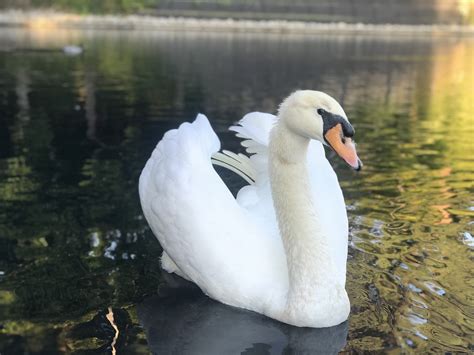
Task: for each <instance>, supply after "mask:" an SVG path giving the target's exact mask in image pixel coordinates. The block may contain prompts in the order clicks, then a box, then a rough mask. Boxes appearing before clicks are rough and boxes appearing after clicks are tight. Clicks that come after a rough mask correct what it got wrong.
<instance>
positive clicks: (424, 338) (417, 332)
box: [415, 330, 428, 340]
mask: <svg viewBox="0 0 474 355" xmlns="http://www.w3.org/2000/svg"><path fill="white" fill-rule="evenodd" d="M415 334H416V336H417V337H419V338H421V339H423V340H428V337H427V336H426V335H424V334H422V333H420V332H419V331H418V330H417V331H416V332H415Z"/></svg>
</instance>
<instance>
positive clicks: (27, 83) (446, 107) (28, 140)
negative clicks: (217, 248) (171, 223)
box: [0, 29, 474, 354]
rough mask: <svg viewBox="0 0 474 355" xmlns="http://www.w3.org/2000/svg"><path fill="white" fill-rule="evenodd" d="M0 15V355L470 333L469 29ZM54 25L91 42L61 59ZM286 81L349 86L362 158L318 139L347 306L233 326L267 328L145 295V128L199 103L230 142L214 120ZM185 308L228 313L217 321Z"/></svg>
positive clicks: (164, 125)
mask: <svg viewBox="0 0 474 355" xmlns="http://www.w3.org/2000/svg"><path fill="white" fill-rule="evenodd" d="M0 31H1V32H0V353H2V354H22V353H29V354H54V353H63V352H69V353H101V352H103V351H106V352H109V353H110V352H112V351H113V350H114V349H116V350H117V353H119V354H121V353H126V354H129V353H147V352H149V351H150V350H149V345H148V344H150V346H153V347H154V349H165V348H166V346H168V345H167V344H170V343H172V342H173V340H175V342H176V343H180V342H178V341H177V340H176V339H184V340H183V341H182V342H181V343H180V344H182V343H183V342H185V341H188V342H190V343H193V341H194V340H196V339H201V342H203V341H204V340H205V341H207V342H212V339H213V338H214V337H218V338H219V339H220V340H221V341H222V342H223V343H230V342H231V340H230V339H229V341H227V340H226V338H225V337H226V336H230V335H232V334H234V335H235V334H240V336H241V338H240V341H241V342H242V346H241V348H238V349H241V350H239V351H242V352H244V351H246V353H248V354H271V353H277V354H279V353H281V352H282V351H286V353H292V352H297V351H298V349H300V348H299V347H301V346H303V345H304V346H308V344H310V345H311V344H313V345H311V346H314V349H318V348H321V349H323V348H324V346H323V345H321V344H320V343H318V341H319V340H318V339H323V340H324V339H328V337H329V338H330V337H332V336H334V337H336V336H337V337H338V341H334V342H333V344H338V348H337V349H336V350H334V349H332V350H333V351H337V350H338V349H341V348H342V351H346V353H361V352H363V351H377V350H379V351H380V350H382V349H386V350H392V351H393V353H398V352H399V351H400V348H402V349H405V350H403V351H406V352H415V353H427V352H430V351H431V352H433V353H444V352H456V351H457V352H469V351H473V349H474V340H473V333H474V311H473V310H474V296H473V294H474V285H473V277H472V265H473V254H472V251H473V248H474V239H473V236H472V234H473V233H474V232H473V229H474V222H473V217H474V195H473V192H474V186H473V185H474V184H473V178H474V145H473V139H472V137H473V135H474V119H473V111H474V110H473V103H474V94H473V82H474V65H473V58H474V41H472V40H468V39H465V40H460V39H442V40H440V39H438V40H417V41H413V40H409V39H407V38H405V39H398V40H397V39H380V38H379V39H376V38H360V37H358V38H344V37H320V38H310V37H278V36H267V37H265V36H243V35H239V36H237V35H209V34H208V35H204V34H203V35H189V34H188V35H186V34H150V33H140V32H135V33H126V32H61V31H59V30H57V31H47V32H42V31H31V32H28V31H26V32H25V31H22V30H6V29H1V30H0ZM68 43H83V45H84V47H85V48H86V50H85V52H84V53H83V54H82V55H80V56H76V57H68V56H66V55H64V54H63V53H62V51H61V50H60V48H61V47H62V46H63V45H65V44H68ZM297 88H312V89H319V90H323V91H326V92H328V93H330V94H331V95H333V96H334V97H335V98H336V99H338V100H339V101H340V102H341V103H342V104H343V106H344V107H345V110H346V113H347V114H348V116H349V118H350V119H351V121H352V123H353V124H354V126H355V127H356V131H357V133H356V140H357V142H358V144H359V146H358V150H359V156H360V157H361V159H362V160H363V161H364V163H365V170H364V171H362V172H361V173H360V174H357V173H354V172H352V171H350V169H349V168H347V167H346V166H345V165H344V164H343V163H342V162H341V161H340V160H339V159H338V158H336V157H334V156H333V155H332V154H329V155H330V158H331V161H332V162H333V165H334V166H335V168H336V171H337V173H338V175H339V177H340V181H341V185H342V187H343V190H344V194H345V197H346V203H347V205H348V214H349V220H350V226H351V228H350V250H349V262H348V280H347V289H348V292H349V297H350V299H351V303H352V312H351V316H350V319H349V323H348V324H346V325H343V326H342V327H340V328H337V329H335V330H334V331H333V330H331V331H330V332H332V333H330V334H329V333H321V332H314V333H308V334H306V333H304V334H303V333H301V332H302V331H303V330H298V329H288V328H285V329H284V330H281V332H283V333H284V334H286V335H285V337H287V338H285V337H284V338H285V339H283V340H282V338H281V336H280V335H278V336H276V338H275V339H279V340H278V341H275V342H272V341H270V340H268V341H267V340H265V339H267V338H262V339H263V340H259V339H253V338H251V337H250V336H249V335H245V334H246V333H245V332H240V333H239V331H238V330H237V324H240V323H239V322H243V323H242V324H247V326H245V327H243V328H242V329H254V328H252V326H250V325H248V324H253V325H255V324H258V325H259V326H260V325H261V324H264V328H265V331H263V330H262V333H259V330H255V331H254V332H253V333H252V334H263V333H265V332H267V331H269V330H268V329H273V330H274V329H276V328H278V327H279V326H276V325H275V323H272V322H268V321H266V320H265V319H261V318H258V317H257V318H255V316H254V315H249V314H244V315H243V316H242V317H250V318H248V319H247V318H245V320H242V318H239V317H241V314H240V313H239V312H238V311H234V310H232V309H230V310H229V309H228V308H227V307H226V308H224V309H222V307H221V306H220V305H218V304H215V303H212V302H211V303H209V301H207V300H206V299H202V298H199V296H198V300H197V301H196V300H195V299H192V300H187V299H184V300H182V301H180V302H182V303H179V302H178V304H177V303H176V302H177V301H176V299H175V298H172V299H173V300H174V303H173V302H172V303H170V302H171V301H170V300H169V299H167V300H161V298H159V299H158V301H156V300H155V298H151V299H150V298H149V297H150V296H153V295H155V294H156V293H157V290H158V288H159V287H160V288H161V287H164V285H165V284H167V282H166V281H165V279H164V276H163V275H162V272H161V271H160V267H159V259H158V256H159V253H160V247H159V245H158V243H157V241H156V239H155V238H154V237H153V235H152V234H151V232H150V230H149V229H148V227H147V224H146V222H145V221H144V219H143V217H142V214H141V209H140V205H139V200H138V193H137V180H138V176H139V174H140V171H141V169H142V167H143V166H144V163H145V161H146V159H147V158H148V156H149V154H150V153H151V151H152V149H153V147H154V145H155V144H156V142H157V141H158V140H159V139H160V138H161V136H162V135H163V133H164V132H165V131H166V130H168V129H170V128H172V127H176V126H177V125H178V124H179V123H180V122H183V121H189V120H191V119H193V117H194V116H195V115H196V113H198V112H203V113H205V114H207V115H208V117H209V118H210V119H211V122H212V124H213V125H214V127H215V129H216V130H217V132H218V133H219V134H220V136H221V138H222V140H223V143H224V146H225V147H227V148H236V147H237V146H238V141H237V140H236V139H235V138H233V136H232V135H231V134H230V133H226V128H227V126H228V125H230V124H231V123H233V122H234V121H236V120H238V119H239V118H240V117H241V116H242V115H243V114H245V113H247V112H249V111H252V110H260V111H267V112H275V110H276V107H277V105H278V103H279V102H280V101H281V100H282V98H284V97H285V96H286V95H288V94H289V93H290V92H291V91H292V90H294V89H297ZM150 300H153V301H150ZM178 300H180V298H178ZM193 302H194V303H193ZM196 302H197V303H196ZM137 305H139V306H138V310H137ZM151 305H153V307H152V306H151ZM155 306H156V307H155ZM196 309H198V310H199V312H200V313H199V314H198V315H197V316H196V315H195V313H193V312H195V311H196ZM184 310H189V312H188V311H184ZM154 312H157V313H156V318H155V317H154ZM173 312H174V313H173ZM222 312H223V313H222ZM229 312H230V313H229ZM232 312H234V313H232ZM235 312H237V313H235ZM163 314H165V315H168V318H166V317H165V319H163ZM222 314H225V316H222ZM216 315H217V316H216ZM191 316H193V317H195V318H196V319H199V320H202V319H206V320H209V321H208V322H207V323H206V324H207V325H209V324H217V325H216V327H219V329H221V330H222V329H223V328H224V329H225V326H224V325H222V324H221V323H218V322H217V323H212V321H211V320H212V319H215V318H216V317H218V318H219V317H220V318H219V319H222V317H224V318H225V319H229V320H231V321H229V322H227V323H225V324H227V327H228V329H226V330H227V331H225V332H222V331H221V332H220V333H218V335H216V334H217V333H215V332H214V330H213V328H212V327H210V328H209V329H208V328H205V327H203V325H202V321H201V323H200V322H199V321H197V320H196V319H195V320H194V321H188V318H186V317H191ZM160 317H161V318H160ZM235 317H237V318H238V319H240V320H235V319H237V318H235ZM155 319H159V321H160V322H161V323H160V324H159V326H156V325H153V320H155ZM193 319H194V318H193ZM255 319H256V320H255ZM167 322H168V323H170V322H171V323H173V325H172V326H168V325H167V324H168V323H167ZM180 322H181V323H180ZM150 324H152V325H150ZM183 324H185V325H186V326H184V325H183ZM164 326H167V327H168V328H166V329H167V331H166V332H165V334H166V336H165V337H163V338H160V334H163V333H160V332H157V331H156V329H157V328H156V327H158V329H161V328H159V327H164ZM234 327H235V329H234ZM344 327H345V328H344ZM176 329H179V331H176V332H173V330H176ZM203 329H205V330H203ZM239 329H240V328H239ZM258 329H260V328H258ZM278 329H280V328H278ZM273 330H272V331H273ZM183 332H184V333H183ZM213 332H214V333H213ZM278 332H280V330H278ZM283 333H278V334H283ZM183 334H184V335H183ZM265 334H267V333H265ZM272 334H273V333H272ZM305 334H306V335H307V336H306V335H305ZM328 334H329V335H328ZM334 334H336V335H334ZM147 335H148V336H147ZM246 336H248V337H249V338H246ZM305 337H306V338H310V339H312V340H313V343H306V342H305V341H306V340H305V341H303V340H301V339H303V338H305ZM234 338H235V336H234ZM306 338H305V339H306ZM203 339H204V340H203ZM252 339H253V340H252ZM272 339H273V338H272ZM330 339H332V338H330ZM234 340H235V339H234ZM193 344H194V343H193ZM252 344H253V345H252ZM302 344H303V345H302ZM318 344H320V345H318ZM165 345H166V346H165ZM339 345H340V346H339ZM160 346H162V348H160ZM163 346H164V347H163ZM169 346H170V347H168V348H167V349H175V351H177V352H178V353H180V351H179V349H178V350H176V349H177V348H176V347H174V348H172V347H171V345H169ZM176 346H177V345H176ZM216 349H217V348H216ZM283 349H286V350H283ZM305 349H307V348H305ZM324 349H326V348H324ZM234 350H235V349H234ZM216 351H217V350H216ZM222 351H223V350H222V349H221V350H219V352H218V353H222ZM181 353H184V351H181Z"/></svg>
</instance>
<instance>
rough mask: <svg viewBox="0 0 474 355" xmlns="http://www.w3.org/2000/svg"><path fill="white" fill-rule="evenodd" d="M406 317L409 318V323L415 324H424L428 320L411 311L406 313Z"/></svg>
mask: <svg viewBox="0 0 474 355" xmlns="http://www.w3.org/2000/svg"><path fill="white" fill-rule="evenodd" d="M408 319H409V320H410V323H411V324H416V325H419V324H425V323H427V322H428V321H427V320H426V319H425V318H423V317H420V316H418V315H416V314H413V313H410V314H409V315H408Z"/></svg>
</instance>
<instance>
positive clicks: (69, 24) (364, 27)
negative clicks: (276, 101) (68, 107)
mask: <svg viewBox="0 0 474 355" xmlns="http://www.w3.org/2000/svg"><path fill="white" fill-rule="evenodd" d="M0 27H22V28H29V29H32V30H39V29H84V30H128V31H163V32H219V33H221V32H228V33H262V34H266V33H273V34H297V35H315V34H338V35H343V34H351V35H380V36H394V37H397V36H417V37H419V36H430V37H439V36H448V37H449V36H462V37H465V36H466V37H474V26H461V25H393V24H386V25H379V24H377V25H373V24H351V23H318V22H303V21H287V20H239V19H216V18H213V19H208V18H189V17H160V16H149V15H78V14H72V13H62V12H55V11H28V12H25V11H19V10H7V11H0Z"/></svg>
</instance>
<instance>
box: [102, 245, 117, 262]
mask: <svg viewBox="0 0 474 355" xmlns="http://www.w3.org/2000/svg"><path fill="white" fill-rule="evenodd" d="M116 248H117V242H116V241H112V242H110V246H109V247H107V249H105V253H104V256H105V257H106V258H109V259H112V260H115V256H113V255H112V253H113V252H114V251H115V249H116Z"/></svg>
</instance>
